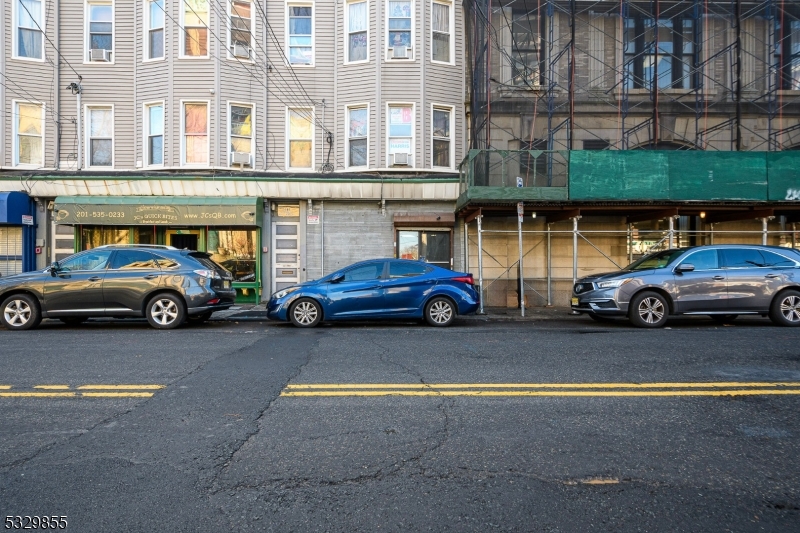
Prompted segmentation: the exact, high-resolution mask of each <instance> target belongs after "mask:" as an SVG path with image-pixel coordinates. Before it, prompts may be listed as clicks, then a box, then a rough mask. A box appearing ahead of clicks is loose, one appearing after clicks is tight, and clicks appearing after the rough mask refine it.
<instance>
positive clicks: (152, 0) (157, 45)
mask: <svg viewBox="0 0 800 533" xmlns="http://www.w3.org/2000/svg"><path fill="white" fill-rule="evenodd" d="M146 8H147V35H146V36H145V43H146V48H147V50H146V51H145V59H163V58H164V0H148V2H147V6H146Z"/></svg>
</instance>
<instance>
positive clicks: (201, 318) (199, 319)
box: [186, 311, 212, 324]
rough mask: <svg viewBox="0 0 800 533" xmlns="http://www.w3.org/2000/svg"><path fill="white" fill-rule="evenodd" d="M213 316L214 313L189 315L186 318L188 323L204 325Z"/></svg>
mask: <svg viewBox="0 0 800 533" xmlns="http://www.w3.org/2000/svg"><path fill="white" fill-rule="evenodd" d="M211 315H212V311H209V312H207V313H202V314H200V315H189V316H187V317H186V321H187V322H189V324H204V323H205V322H207V321H208V319H209V318H211Z"/></svg>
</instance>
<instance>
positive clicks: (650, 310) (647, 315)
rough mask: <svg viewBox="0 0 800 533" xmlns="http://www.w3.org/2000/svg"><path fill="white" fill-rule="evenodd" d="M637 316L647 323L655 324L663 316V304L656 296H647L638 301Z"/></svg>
mask: <svg viewBox="0 0 800 533" xmlns="http://www.w3.org/2000/svg"><path fill="white" fill-rule="evenodd" d="M639 316H640V317H642V320H643V321H644V322H646V323H648V324H656V323H658V322H660V321H661V319H662V318H664V304H663V303H662V302H661V300H659V299H658V298H655V297H653V296H649V297H647V298H645V299H643V300H642V301H641V302H640V303H639Z"/></svg>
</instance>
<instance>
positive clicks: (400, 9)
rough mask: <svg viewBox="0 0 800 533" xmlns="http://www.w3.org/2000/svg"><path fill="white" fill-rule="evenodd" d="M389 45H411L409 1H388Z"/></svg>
mask: <svg viewBox="0 0 800 533" xmlns="http://www.w3.org/2000/svg"><path fill="white" fill-rule="evenodd" d="M389 46H392V47H394V46H407V47H410V46H411V2H410V1H400V2H389Z"/></svg>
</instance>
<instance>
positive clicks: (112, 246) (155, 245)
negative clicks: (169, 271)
mask: <svg viewBox="0 0 800 533" xmlns="http://www.w3.org/2000/svg"><path fill="white" fill-rule="evenodd" d="M95 248H158V249H161V250H177V248H175V247H174V246H167V245H165V244H103V245H101V246H96V247H95Z"/></svg>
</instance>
